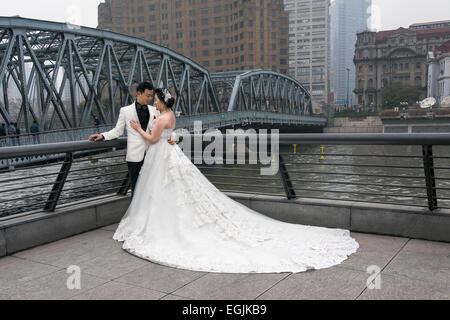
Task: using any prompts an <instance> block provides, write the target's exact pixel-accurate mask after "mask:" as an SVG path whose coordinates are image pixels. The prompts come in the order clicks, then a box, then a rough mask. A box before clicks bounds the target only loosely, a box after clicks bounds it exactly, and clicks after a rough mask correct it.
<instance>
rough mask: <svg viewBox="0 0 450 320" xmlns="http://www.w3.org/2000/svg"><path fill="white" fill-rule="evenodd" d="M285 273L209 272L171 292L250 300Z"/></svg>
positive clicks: (182, 295) (204, 298)
mask: <svg viewBox="0 0 450 320" xmlns="http://www.w3.org/2000/svg"><path fill="white" fill-rule="evenodd" d="M287 275H288V274H287V273H283V274H230V273H228V274H224V273H209V274H207V275H205V276H204V277H201V278H199V279H198V280H196V281H194V282H192V283H190V284H188V285H186V286H185V287H183V288H181V289H179V290H177V291H175V292H174V293H173V294H175V295H177V296H181V297H186V298H190V299H198V300H210V299H215V300H243V299H244V300H252V299H255V298H256V297H257V296H258V295H260V294H262V293H263V292H264V291H266V290H268V289H270V288H271V287H272V286H274V285H275V284H276V283H277V282H279V281H280V280H282V279H283V278H285V277H286V276H287Z"/></svg>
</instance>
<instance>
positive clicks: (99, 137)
mask: <svg viewBox="0 0 450 320" xmlns="http://www.w3.org/2000/svg"><path fill="white" fill-rule="evenodd" d="M104 139H105V137H104V136H103V135H101V134H93V135H91V136H90V137H89V141H94V142H97V141H102V140H104Z"/></svg>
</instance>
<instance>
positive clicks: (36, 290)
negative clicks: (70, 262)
mask: <svg viewBox="0 0 450 320" xmlns="http://www.w3.org/2000/svg"><path fill="white" fill-rule="evenodd" d="M71 275H72V274H69V273H67V270H61V271H59V272H56V273H52V274H50V275H46V276H44V277H41V278H38V279H34V280H31V281H28V282H25V283H22V284H16V286H13V287H10V288H8V289H6V290H1V291H0V300H64V299H68V298H70V297H72V296H75V295H77V294H80V292H83V291H86V290H89V289H91V288H94V287H96V286H99V285H101V284H103V283H105V282H106V281H107V280H104V279H100V278H97V277H92V276H89V275H86V274H81V278H80V284H81V286H80V290H78V289H74V290H70V289H69V288H68V285H67V282H68V279H69V277H70V276H71Z"/></svg>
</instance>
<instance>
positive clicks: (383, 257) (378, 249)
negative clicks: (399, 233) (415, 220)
mask: <svg viewBox="0 0 450 320" xmlns="http://www.w3.org/2000/svg"><path fill="white" fill-rule="evenodd" d="M351 236H352V238H354V239H355V240H356V241H357V242H358V243H359V249H358V251H357V252H356V253H354V254H352V255H351V256H350V257H349V258H348V259H347V260H345V261H343V262H342V263H341V264H340V266H342V267H346V268H351V269H355V270H360V271H363V272H366V271H367V268H368V267H369V266H372V265H375V266H378V267H380V269H383V268H384V267H385V266H386V265H387V264H388V263H389V261H390V260H391V259H392V258H393V257H394V256H395V255H396V254H397V253H398V251H399V250H400V249H401V248H402V247H403V246H404V245H405V243H406V242H408V239H407V238H398V237H388V236H380V235H370V234H363V233H352V234H351Z"/></svg>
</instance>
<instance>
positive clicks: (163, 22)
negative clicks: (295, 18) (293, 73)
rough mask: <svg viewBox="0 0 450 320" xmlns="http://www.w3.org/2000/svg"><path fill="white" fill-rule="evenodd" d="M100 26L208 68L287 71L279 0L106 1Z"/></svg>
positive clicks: (284, 24)
mask: <svg viewBox="0 0 450 320" xmlns="http://www.w3.org/2000/svg"><path fill="white" fill-rule="evenodd" d="M98 22H99V25H98V28H100V29H104V30H111V31H115V32H119V33H123V34H127V35H131V36H135V37H138V38H142V39H146V40H148V41H151V42H153V43H156V44H159V45H162V46H166V47H168V48H170V49H172V50H174V51H176V52H178V53H180V54H182V55H185V56H187V57H189V58H191V59H192V60H194V61H196V62H197V63H199V64H201V65H203V66H204V67H205V68H207V69H208V70H209V71H211V72H221V71H233V70H248V69H268V70H274V71H278V72H281V73H285V74H287V72H288V23H289V20H288V14H287V13H286V12H285V11H284V7H283V0H242V1H236V0H183V1H180V0H106V2H105V3H101V4H100V5H99V10H98Z"/></svg>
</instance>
